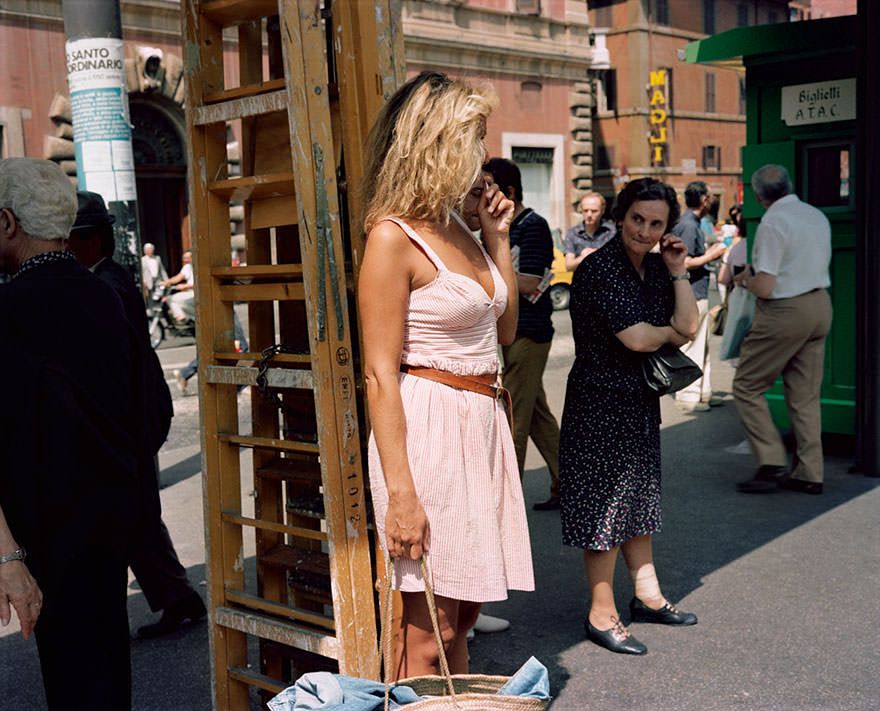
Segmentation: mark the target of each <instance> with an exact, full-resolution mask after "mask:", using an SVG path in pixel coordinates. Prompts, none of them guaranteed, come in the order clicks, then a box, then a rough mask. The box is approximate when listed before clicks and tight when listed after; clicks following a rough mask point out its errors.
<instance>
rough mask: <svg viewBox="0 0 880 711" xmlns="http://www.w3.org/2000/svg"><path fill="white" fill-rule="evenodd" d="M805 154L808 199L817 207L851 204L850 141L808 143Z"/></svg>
mask: <svg viewBox="0 0 880 711" xmlns="http://www.w3.org/2000/svg"><path fill="white" fill-rule="evenodd" d="M805 153H806V155H805V157H806V161H805V163H806V169H807V170H806V176H805V177H806V194H807V202H808V203H810V204H811V205H815V206H816V207H847V206H850V205H852V203H853V197H854V196H853V190H852V144H850V143H835V144H824V145H813V146H807V147H806V150H805Z"/></svg>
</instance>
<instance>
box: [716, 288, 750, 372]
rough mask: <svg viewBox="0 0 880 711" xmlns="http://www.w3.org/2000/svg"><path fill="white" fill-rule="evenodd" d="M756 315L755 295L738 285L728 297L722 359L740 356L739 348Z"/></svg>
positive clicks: (720, 354)
mask: <svg viewBox="0 0 880 711" xmlns="http://www.w3.org/2000/svg"><path fill="white" fill-rule="evenodd" d="M754 317H755V295H754V294H753V293H752V292H750V291H749V290H748V289H746V288H744V287H741V286H738V287H736V288H735V289H734V290H733V291H732V292H731V293H730V295H729V297H728V299H727V322H726V323H725V324H724V335H723V336H722V337H721V349H720V351H719V357H720V358H721V360H731V359H732V358H738V357H739V348H740V346H741V345H742V342H743V340H744V339H745V337H746V334H747V333H748V332H749V329H750V328H751V327H752V319H754Z"/></svg>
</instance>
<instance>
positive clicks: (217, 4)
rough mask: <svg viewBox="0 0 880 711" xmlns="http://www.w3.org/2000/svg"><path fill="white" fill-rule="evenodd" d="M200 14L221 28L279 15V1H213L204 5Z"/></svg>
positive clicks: (200, 8)
mask: <svg viewBox="0 0 880 711" xmlns="http://www.w3.org/2000/svg"><path fill="white" fill-rule="evenodd" d="M199 12H200V13H201V14H202V15H204V16H205V17H207V18H208V19H209V20H211V22H215V23H217V24H218V25H220V26H221V27H233V26H235V25H240V24H242V23H244V22H250V21H251V20H257V19H259V18H261V17H270V16H272V15H277V14H278V0H212V1H211V2H206V3H202V5H201V6H200V7H199Z"/></svg>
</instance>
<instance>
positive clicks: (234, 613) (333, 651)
mask: <svg viewBox="0 0 880 711" xmlns="http://www.w3.org/2000/svg"><path fill="white" fill-rule="evenodd" d="M214 622H215V623H216V624H218V625H221V626H223V627H227V628H229V629H233V630H238V631H239V632H244V633H245V634H250V635H254V636H256V637H263V638H265V639H271V640H273V641H275V642H280V643H281V644H286V645H288V646H289V647H299V648H300V649H305V650H307V651H309V652H313V653H314V654H320V655H321V656H323V657H330V658H331V659H339V641H338V640H337V639H336V637H335V636H333V635H329V634H324V633H322V632H318V631H316V630H312V629H309V628H308V627H301V626H299V625H293V624H291V623H290V622H286V621H279V620H276V619H273V618H272V617H269V616H267V615H261V614H258V613H256V612H245V611H243V610H235V609H233V608H230V607H222V606H221V607H217V608H216V609H215V610H214Z"/></svg>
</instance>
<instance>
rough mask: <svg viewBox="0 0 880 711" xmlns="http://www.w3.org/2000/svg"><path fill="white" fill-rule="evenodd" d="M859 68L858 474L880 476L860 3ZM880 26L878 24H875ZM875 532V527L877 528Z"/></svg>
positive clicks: (876, 162) (878, 286) (872, 50)
mask: <svg viewBox="0 0 880 711" xmlns="http://www.w3.org/2000/svg"><path fill="white" fill-rule="evenodd" d="M858 14H859V22H858V25H859V30H858V50H859V56H860V57H862V59H863V61H862V62H861V64H860V66H859V76H858V82H859V90H858V92H857V95H858V101H859V104H858V107H857V115H858V117H859V121H858V139H857V144H856V145H857V152H856V167H857V173H856V175H857V179H856V200H857V216H856V219H857V228H856V447H857V454H856V468H857V469H858V470H859V471H862V472H863V473H864V474H865V475H867V476H872V477H877V476H880V364H878V353H880V350H878V349H880V278H878V276H880V247H878V243H877V239H876V236H877V234H878V232H880V216H878V212H877V210H876V209H875V208H874V205H873V198H874V196H875V195H876V194H877V190H878V189H880V139H878V137H877V135H876V131H875V130H873V127H874V126H876V124H874V123H873V121H876V120H877V118H878V116H880V101H878V100H877V96H876V94H875V93H874V92H873V91H872V90H871V87H874V86H876V82H877V81H878V79H880V71H878V69H877V67H878V64H877V62H878V61H880V51H878V48H877V43H876V42H875V41H874V37H873V36H872V35H873V33H871V32H869V30H868V28H869V27H876V22H877V21H878V20H880V9H878V7H877V3H876V2H873V1H872V0H859V3H858ZM871 23H875V24H871ZM874 528H875V530H876V526H875V527H874Z"/></svg>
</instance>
